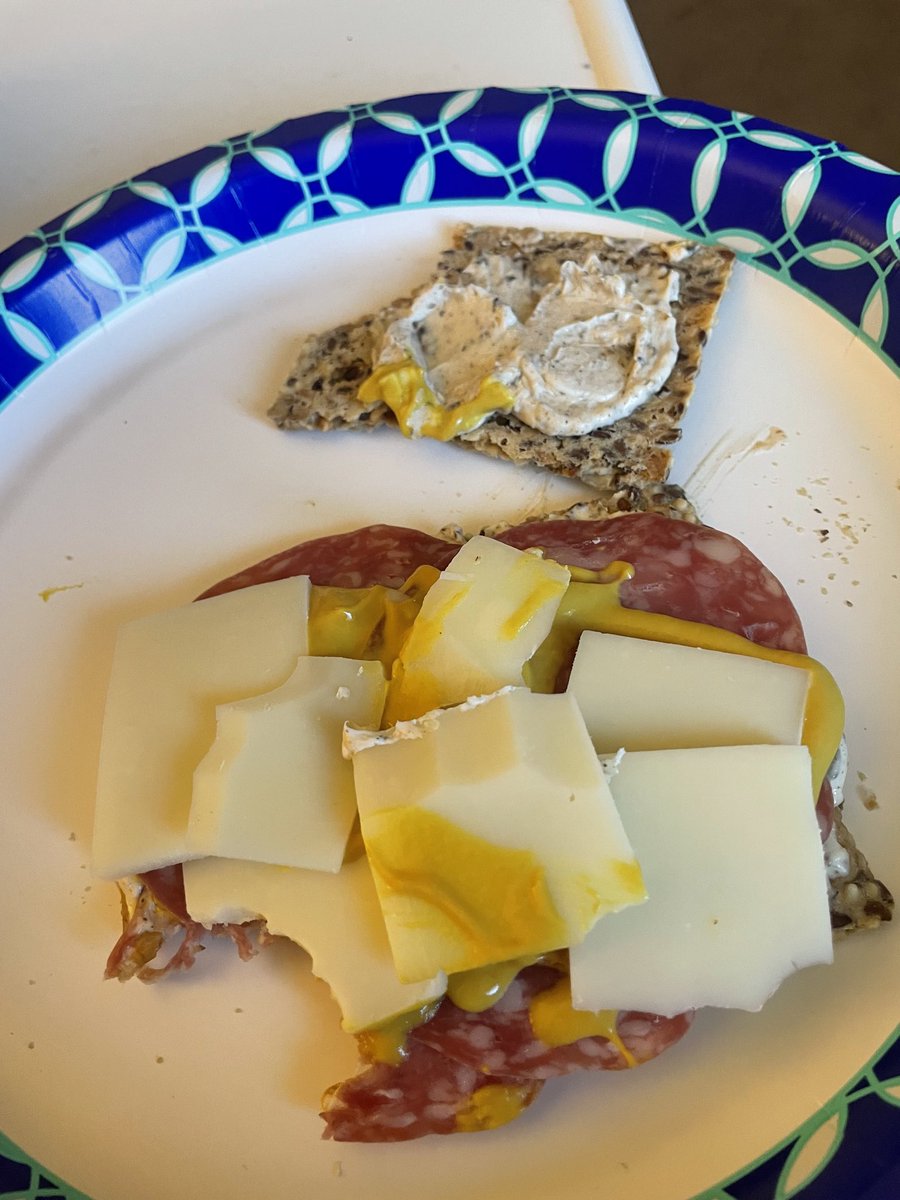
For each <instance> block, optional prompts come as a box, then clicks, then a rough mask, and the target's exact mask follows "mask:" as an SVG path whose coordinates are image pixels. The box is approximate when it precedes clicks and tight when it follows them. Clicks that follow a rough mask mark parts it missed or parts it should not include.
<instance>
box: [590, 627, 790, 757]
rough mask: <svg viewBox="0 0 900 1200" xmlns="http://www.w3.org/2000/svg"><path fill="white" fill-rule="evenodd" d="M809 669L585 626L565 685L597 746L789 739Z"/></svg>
mask: <svg viewBox="0 0 900 1200" xmlns="http://www.w3.org/2000/svg"><path fill="white" fill-rule="evenodd" d="M809 681H810V676H809V672H808V671H805V670H803V669H802V668H800V667H792V666H786V665H784V664H782V663H776V662H768V661H766V660H765V659H761V658H750V657H744V656H742V655H738V654H725V653H723V652H722V651H719V650H703V649H698V648H695V647H693V646H677V645H673V644H671V643H668V642H652V641H646V640H644V639H643V638H632V637H621V636H619V635H618V634H612V633H595V632H592V631H588V632H586V633H583V634H582V635H581V638H580V640H579V643H578V650H577V652H576V654H575V661H574V663H573V664H572V672H571V675H570V677H569V684H568V691H569V692H570V694H571V695H573V696H574V697H575V699H576V701H577V702H578V707H579V708H580V709H581V712H582V714H583V715H584V719H585V723H586V724H587V727H588V730H589V732H590V735H591V739H592V741H593V743H594V746H595V748H596V750H597V752H598V754H614V753H615V752H616V750H618V749H620V748H624V749H625V750H679V749H690V748H692V747H700V746H740V745H769V744H774V745H779V744H782V745H796V744H797V743H798V742H799V741H800V740H801V736H802V732H803V717H804V712H805V708H806V697H807V692H808V691H809Z"/></svg>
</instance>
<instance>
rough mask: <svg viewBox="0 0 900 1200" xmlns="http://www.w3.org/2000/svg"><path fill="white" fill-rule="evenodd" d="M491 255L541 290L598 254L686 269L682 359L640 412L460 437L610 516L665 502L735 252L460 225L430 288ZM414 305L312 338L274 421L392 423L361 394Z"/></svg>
mask: <svg viewBox="0 0 900 1200" xmlns="http://www.w3.org/2000/svg"><path fill="white" fill-rule="evenodd" d="M485 254H502V255H506V256H508V257H509V258H511V259H512V260H513V261H514V263H515V264H516V266H517V267H519V268H520V269H521V271H522V276H523V279H524V280H525V281H526V286H527V285H528V284H529V283H530V285H531V287H532V288H533V290H534V291H535V293H538V292H540V291H541V290H542V289H543V288H544V287H545V286H546V285H547V284H548V283H551V282H552V281H554V280H555V279H556V278H557V277H558V275H559V269H560V266H561V264H562V263H563V262H565V261H574V262H578V263H583V262H584V261H585V260H586V259H587V258H588V256H589V255H591V254H596V255H598V257H599V258H600V259H601V261H602V262H603V264H604V266H605V267H608V269H609V271H610V273H616V274H620V275H623V276H625V277H626V279H630V280H637V279H640V278H641V277H642V276H647V275H652V274H655V273H656V272H657V271H658V270H659V269H660V268H667V269H674V270H676V271H678V273H679V275H680V276H681V295H680V299H679V300H678V301H677V302H676V303H675V304H674V305H673V311H674V313H675V317H676V333H677V338H678V346H679V354H678V360H677V362H676V364H675V367H674V368H673V370H672V372H671V374H670V376H669V378H668V379H667V381H666V383H665V385H664V387H663V388H661V389H660V391H659V392H657V393H656V395H655V396H653V397H652V398H651V399H650V400H649V401H647V402H646V403H645V404H644V405H642V406H641V407H640V408H639V409H638V410H637V411H636V412H635V413H632V414H631V416H629V417H624V418H622V419H621V420H618V421H615V422H614V423H613V424H611V425H609V426H607V427H605V428H600V429H597V430H595V431H594V432H592V433H589V434H585V435H580V436H569V437H558V436H553V435H548V434H544V433H540V432H538V431H537V430H534V429H531V428H529V427H528V426H527V425H524V424H523V423H522V422H521V421H519V420H518V419H517V418H516V417H513V416H510V415H507V414H498V415H497V416H494V417H491V418H489V419H488V420H487V421H486V422H484V424H482V425H481V426H480V427H479V428H478V429H476V430H473V431H471V432H470V433H465V434H462V435H461V436H460V437H458V438H457V439H456V440H457V441H458V442H459V443H460V444H462V445H465V446H468V447H469V448H470V449H473V450H478V451H480V452H481V453H482V454H488V455H490V456H492V457H495V458H504V459H507V460H509V461H511V462H516V463H528V464H531V465H533V466H538V467H543V468H544V469H546V470H549V471H552V472H554V473H555V474H559V475H565V476H569V477H573V478H578V479H581V480H582V481H583V482H584V483H586V484H588V485H589V486H591V487H592V488H594V489H596V490H597V492H598V493H600V494H601V496H602V497H604V498H605V499H606V501H607V503H606V508H607V509H608V511H631V510H633V509H638V510H641V509H643V508H645V507H647V506H648V504H647V502H646V501H645V490H646V489H647V488H648V487H650V488H651V493H652V495H653V496H654V497H655V500H654V504H658V503H659V497H660V494H661V492H662V493H663V494H664V493H665V489H664V488H663V487H662V486H661V485H664V484H665V480H666V477H667V475H668V472H669V468H670V465H671V449H670V447H671V446H672V445H673V444H674V443H675V442H677V441H678V439H679V437H680V436H681V431H680V422H681V418H682V416H683V414H684V411H685V408H686V407H687V404H688V401H689V400H690V396H691V393H692V392H693V387H694V380H695V378H696V375H697V372H698V370H699V368H700V358H701V354H702V350H703V346H704V345H705V343H706V341H707V338H708V336H709V333H710V330H711V328H712V325H713V323H714V320H715V315H716V311H717V308H718V304H719V301H720V300H721V298H722V294H723V292H724V290H725V286H726V284H727V282H728V278H729V275H730V273H731V268H732V265H733V261H734V255H733V254H732V253H731V251H729V250H725V249H720V248H717V247H711V246H702V245H699V244H698V243H694V242H684V241H678V242H663V243H652V242H645V241H642V240H635V239H630V238H609V237H604V236H601V235H599V234H583V233H542V232H540V231H538V230H535V229H509V228H493V227H473V226H460V227H459V228H458V229H457V230H456V233H455V238H454V245H453V247H452V248H450V249H449V250H447V251H445V252H444V253H443V254H442V255H441V257H440V259H439V261H438V266H437V269H436V272H435V274H434V276H433V278H432V281H431V282H435V281H446V282H447V283H450V284H456V283H459V282H462V283H466V282H467V281H468V279H467V271H468V269H469V268H470V267H471V266H473V265H474V263H475V262H476V261H477V260H478V259H479V258H480V257H481V256H483V255H485ZM408 305H409V301H408V299H405V298H404V299H399V300H395V301H393V302H392V303H391V304H389V305H387V306H386V307H385V308H383V309H381V310H380V311H379V312H377V313H373V314H370V315H368V316H365V317H363V318H361V319H360V320H359V321H357V322H354V323H352V324H348V325H342V326H339V327H338V328H336V329H332V330H329V331H328V332H326V333H323V334H314V335H312V336H310V337H308V338H307V339H306V340H305V341H304V342H303V343H302V345H301V347H300V352H299V355H298V358H297V361H296V363H295V364H294V368H293V370H292V371H291V374H290V376H289V377H288V379H287V380H286V382H285V384H284V387H283V388H282V389H281V392H280V393H279V395H278V397H277V399H276V401H275V403H274V404H273V406H272V408H271V409H270V412H269V415H270V417H271V418H272V419H273V420H274V422H275V423H276V424H277V425H279V426H280V427H281V428H283V429H311V430H330V429H341V428H373V427H375V426H376V425H381V424H393V423H394V416H393V414H392V413H391V412H390V411H389V410H388V409H387V407H386V406H385V405H384V404H382V403H381V402H377V401H376V402H373V403H370V404H364V403H362V402H360V401H359V399H358V398H357V395H356V393H357V389H358V387H359V385H360V383H362V381H363V379H365V378H366V376H367V375H368V374H369V373H370V371H371V368H372V362H373V358H374V356H375V354H376V352H377V349H378V346H379V343H380V340H381V336H382V334H383V332H384V330H385V329H386V328H387V326H388V325H389V324H390V323H391V321H393V320H395V319H396V318H397V317H398V316H399V315H401V314H402V313H403V312H404V310H405V309H407V308H408ZM671 499H672V500H673V501H674V500H682V499H683V494H682V493H681V492H680V491H679V490H678V489H676V490H675V491H674V492H673V493H672V496H671ZM592 515H595V514H592Z"/></svg>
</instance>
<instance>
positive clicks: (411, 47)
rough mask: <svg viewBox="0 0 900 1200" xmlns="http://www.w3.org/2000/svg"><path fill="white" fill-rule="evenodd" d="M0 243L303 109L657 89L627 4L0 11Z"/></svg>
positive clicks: (28, 0)
mask: <svg viewBox="0 0 900 1200" xmlns="http://www.w3.org/2000/svg"><path fill="white" fill-rule="evenodd" d="M0 29H2V38H0V155H2V161H3V163H4V170H3V171H2V172H0V247H4V246H7V245H10V244H11V243H13V242H14V241H16V240H17V239H18V238H20V237H22V236H24V235H25V234H26V233H28V232H29V231H30V230H32V229H34V228H36V227H37V226H39V225H41V224H43V223H44V222H46V221H48V220H50V219H52V218H53V217H54V216H57V215H58V214H59V213H61V212H64V211H65V210H66V209H68V208H70V207H72V206H73V205H75V204H77V203H79V202H80V201H82V200H84V199H86V198H87V197H88V196H90V195H92V194H93V193H94V192H97V191H99V190H100V189H102V188H104V187H107V186H110V185H111V184H113V183H116V182H118V181H119V180H121V179H125V178H128V177H129V176H131V175H133V174H135V173H137V172H139V171H141V170H144V169H146V168H148V167H150V166H153V165H155V164H157V163H160V162H165V161H167V160H168V159H171V158H175V157H177V156H178V155H180V154H185V153H187V152H189V151H191V150H194V149H197V148H199V147H200V146H203V145H206V144H207V143H209V142H214V141H217V140H219V139H221V138H225V137H230V136H234V135H237V134H239V133H242V132H244V131H247V130H259V129H265V128H267V127H268V126H270V125H274V124H276V123H278V122H279V121H282V120H285V119H287V118H290V117H295V116H299V115H301V114H303V113H310V112H316V111H318V110H321V109H327V108H332V107H339V106H342V105H344V104H348V103H354V102H357V101H366V100H375V99H381V98H388V97H391V96H401V95H406V94H408V93H411V92H427V91H443V90H452V89H454V88H459V87H479V86H487V85H491V84H493V85H497V86H506V87H533V86H541V85H548V84H550V85H561V86H571V87H601V88H612V89H625V90H632V91H653V90H655V88H656V84H655V79H654V77H653V72H652V70H651V69H650V66H649V64H648V62H647V58H646V55H645V54H644V51H643V47H642V45H641V43H640V40H639V38H638V35H637V33H636V31H635V28H634V24H633V22H632V20H631V15H630V13H629V11H628V8H627V5H626V3H625V0H328V2H327V3H325V4H321V3H318V2H316V0H156V2H155V3H154V4H152V5H131V4H125V5H123V4H122V3H120V0H69V2H65V0H0Z"/></svg>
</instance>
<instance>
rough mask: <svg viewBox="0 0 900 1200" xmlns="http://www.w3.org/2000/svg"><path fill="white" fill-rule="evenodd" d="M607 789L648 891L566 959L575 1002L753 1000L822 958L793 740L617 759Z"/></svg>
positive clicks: (821, 897)
mask: <svg viewBox="0 0 900 1200" xmlns="http://www.w3.org/2000/svg"><path fill="white" fill-rule="evenodd" d="M610 787H611V789H612V793H613V795H614V796H615V800H616V805H617V807H618V809H619V813H620V815H621V817H622V822H623V824H624V826H625V828H626V830H627V831H628V836H629V837H630V838H631V841H632V844H633V845H634V849H635V853H636V854H637V856H638V859H639V861H640V863H641V869H642V871H643V872H644V878H645V880H646V883H647V892H648V896H649V899H648V900H647V903H646V904H644V905H641V906H640V908H633V909H628V910H625V911H623V912H620V913H614V914H613V915H612V916H610V917H608V918H607V919H606V920H604V921H600V922H599V923H598V924H597V925H595V926H594V928H593V929H592V930H591V931H590V933H589V934H588V935H587V937H586V938H585V939H584V941H583V942H582V943H581V945H580V946H576V947H574V948H573V949H572V951H571V953H570V970H571V984H572V1000H573V1004H574V1006H575V1007H576V1008H579V1009H586V1010H589V1011H598V1010H601V1009H635V1010H637V1011H643V1012H653V1013H660V1014H661V1015H662V1016H674V1015H675V1014H676V1013H680V1012H685V1011H687V1010H688V1009H693V1008H702V1007H704V1006H706V1005H711V1006H714V1007H720V1008H742V1009H748V1010H751V1011H756V1010H757V1009H759V1008H761V1007H762V1005H763V1004H764V1003H765V1001H766V1000H767V999H768V998H769V996H770V995H771V994H772V993H773V992H774V991H775V990H776V988H777V987H778V986H779V984H780V983H781V982H782V980H783V979H785V978H786V976H787V975H789V974H790V973H791V972H792V971H794V970H797V969H798V968H800V967H806V966H811V965H813V964H815V963H828V962H831V959H832V940H831V920H830V916H829V910H828V891H827V883H826V878H825V865H824V855H823V853H822V843H821V838H820V834H819V827H818V822H817V820H816V815H815V805H814V802H813V795H812V782H811V769H810V758H809V751H808V750H807V748H806V747H805V746H735V747H724V746H717V747H711V748H705V749H690V750H657V751H638V752H635V753H625V754H624V755H623V756H622V758H621V761H620V762H619V764H618V768H617V770H616V773H615V775H614V776H613V778H612V780H611V783H610Z"/></svg>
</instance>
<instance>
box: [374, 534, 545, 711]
mask: <svg viewBox="0 0 900 1200" xmlns="http://www.w3.org/2000/svg"><path fill="white" fill-rule="evenodd" d="M568 582H569V571H568V570H567V568H566V567H561V566H560V565H559V564H558V563H555V562H551V561H549V560H545V559H543V558H541V557H540V556H539V555H537V554H535V553H532V552H530V551H524V550H516V549H514V548H513V547H512V546H507V545H505V544H504V543H502V542H497V541H494V540H493V539H492V538H486V537H474V538H472V539H471V540H470V541H468V542H466V544H465V545H464V546H463V547H462V548H461V549H460V551H459V553H458V554H456V555H455V556H454V558H453V559H452V560H451V562H450V564H449V565H448V567H447V569H446V570H445V571H443V572H442V573H441V576H440V578H439V579H438V580H437V581H436V582H435V583H434V584H433V585H432V586H431V588H430V589H429V591H428V594H427V595H426V596H425V599H424V601H423V604H422V609H421V611H420V613H419V615H418V616H417V618H416V620H415V622H414V623H413V626H412V629H411V630H410V633H409V637H408V638H407V640H406V642H405V644H404V646H403V648H402V650H401V652H400V657H399V660H398V662H397V663H396V664H395V667H394V679H393V682H392V684H391V688H390V692H389V694H388V700H387V706H386V710H385V720H386V723H391V724H392V723H394V722H396V721H405V720H409V719H410V718H413V717H420V716H422V714H423V713H426V712H429V711H430V710H431V709H434V708H443V707H446V706H448V705H451V704H459V703H460V702H461V701H463V700H465V699H467V698H468V697H469V696H477V695H485V694H487V693H489V692H495V691H497V690H498V689H499V688H502V687H506V686H509V685H514V686H520V685H521V684H522V682H523V680H522V668H523V667H524V665H525V663H526V662H527V661H528V659H529V658H531V656H532V655H533V654H534V652H535V650H536V649H537V648H538V646H539V645H540V644H541V642H542V641H543V640H544V638H545V637H546V636H547V634H548V633H549V632H550V626H551V625H552V623H553V618H554V617H555V615H556V610H557V609H558V607H559V602H560V600H561V599H562V596H563V593H564V592H565V590H566V587H567V586H568Z"/></svg>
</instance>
